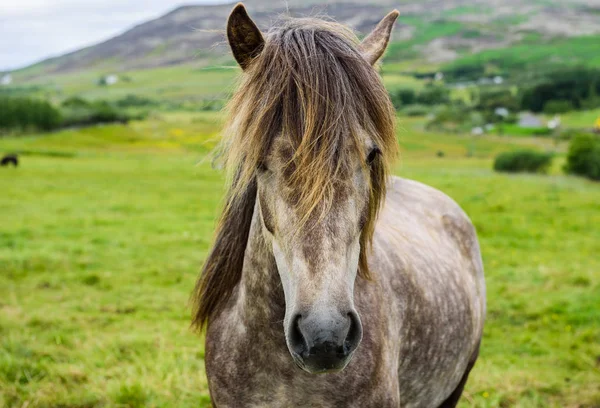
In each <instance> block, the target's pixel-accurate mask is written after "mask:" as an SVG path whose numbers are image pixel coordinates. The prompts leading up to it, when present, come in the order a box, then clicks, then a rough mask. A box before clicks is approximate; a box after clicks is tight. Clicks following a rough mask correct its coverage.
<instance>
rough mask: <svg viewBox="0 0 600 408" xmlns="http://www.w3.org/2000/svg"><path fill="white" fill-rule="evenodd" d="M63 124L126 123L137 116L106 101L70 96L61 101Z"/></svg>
mask: <svg viewBox="0 0 600 408" xmlns="http://www.w3.org/2000/svg"><path fill="white" fill-rule="evenodd" d="M63 114H64V120H63V123H62V124H63V126H88V125H95V124H99V123H115V122H118V123H127V122H129V121H130V120H132V119H136V118H137V117H135V116H133V115H131V114H129V113H128V112H127V111H124V110H123V109H117V108H115V107H114V106H112V105H111V104H109V103H108V102H106V101H95V102H88V101H86V100H84V99H80V98H70V99H67V100H66V101H65V102H63Z"/></svg>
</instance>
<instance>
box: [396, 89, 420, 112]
mask: <svg viewBox="0 0 600 408" xmlns="http://www.w3.org/2000/svg"><path fill="white" fill-rule="evenodd" d="M390 99H391V100H392V104H393V105H394V108H396V109H400V108H403V107H404V106H407V105H412V104H414V103H415V101H416V100H417V93H416V92H415V90H414V89H398V90H396V91H392V92H390Z"/></svg>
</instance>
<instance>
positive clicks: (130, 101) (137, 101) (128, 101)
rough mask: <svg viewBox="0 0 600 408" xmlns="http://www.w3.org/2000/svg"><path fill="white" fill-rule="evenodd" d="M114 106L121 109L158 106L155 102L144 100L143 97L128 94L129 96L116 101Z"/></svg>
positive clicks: (148, 99)
mask: <svg viewBox="0 0 600 408" xmlns="http://www.w3.org/2000/svg"><path fill="white" fill-rule="evenodd" d="M115 104H116V105H117V106H118V107H121V108H128V107H136V108H139V107H149V106H156V105H158V102H156V101H154V100H152V99H150V98H146V97H144V96H139V95H133V94H129V95H127V96H125V97H124V98H121V99H119V100H118V101H116V103H115Z"/></svg>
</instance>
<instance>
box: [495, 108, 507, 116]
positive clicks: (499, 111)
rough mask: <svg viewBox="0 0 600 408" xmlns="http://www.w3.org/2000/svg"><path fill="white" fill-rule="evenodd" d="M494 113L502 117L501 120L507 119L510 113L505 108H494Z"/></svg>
mask: <svg viewBox="0 0 600 408" xmlns="http://www.w3.org/2000/svg"><path fill="white" fill-rule="evenodd" d="M494 113H495V114H496V115H498V116H502V117H503V118H506V117H508V115H509V114H510V112H509V111H508V109H506V108H502V107H500V108H496V110H494Z"/></svg>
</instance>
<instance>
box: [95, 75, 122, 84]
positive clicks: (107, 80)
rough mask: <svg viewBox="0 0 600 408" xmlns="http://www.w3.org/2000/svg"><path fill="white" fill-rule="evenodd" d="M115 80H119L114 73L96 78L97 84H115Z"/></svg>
mask: <svg viewBox="0 0 600 408" xmlns="http://www.w3.org/2000/svg"><path fill="white" fill-rule="evenodd" d="M117 82H119V77H118V76H116V75H114V74H111V75H106V76H103V77H102V78H100V79H99V80H98V85H107V86H110V85H114V84H116V83H117Z"/></svg>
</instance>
